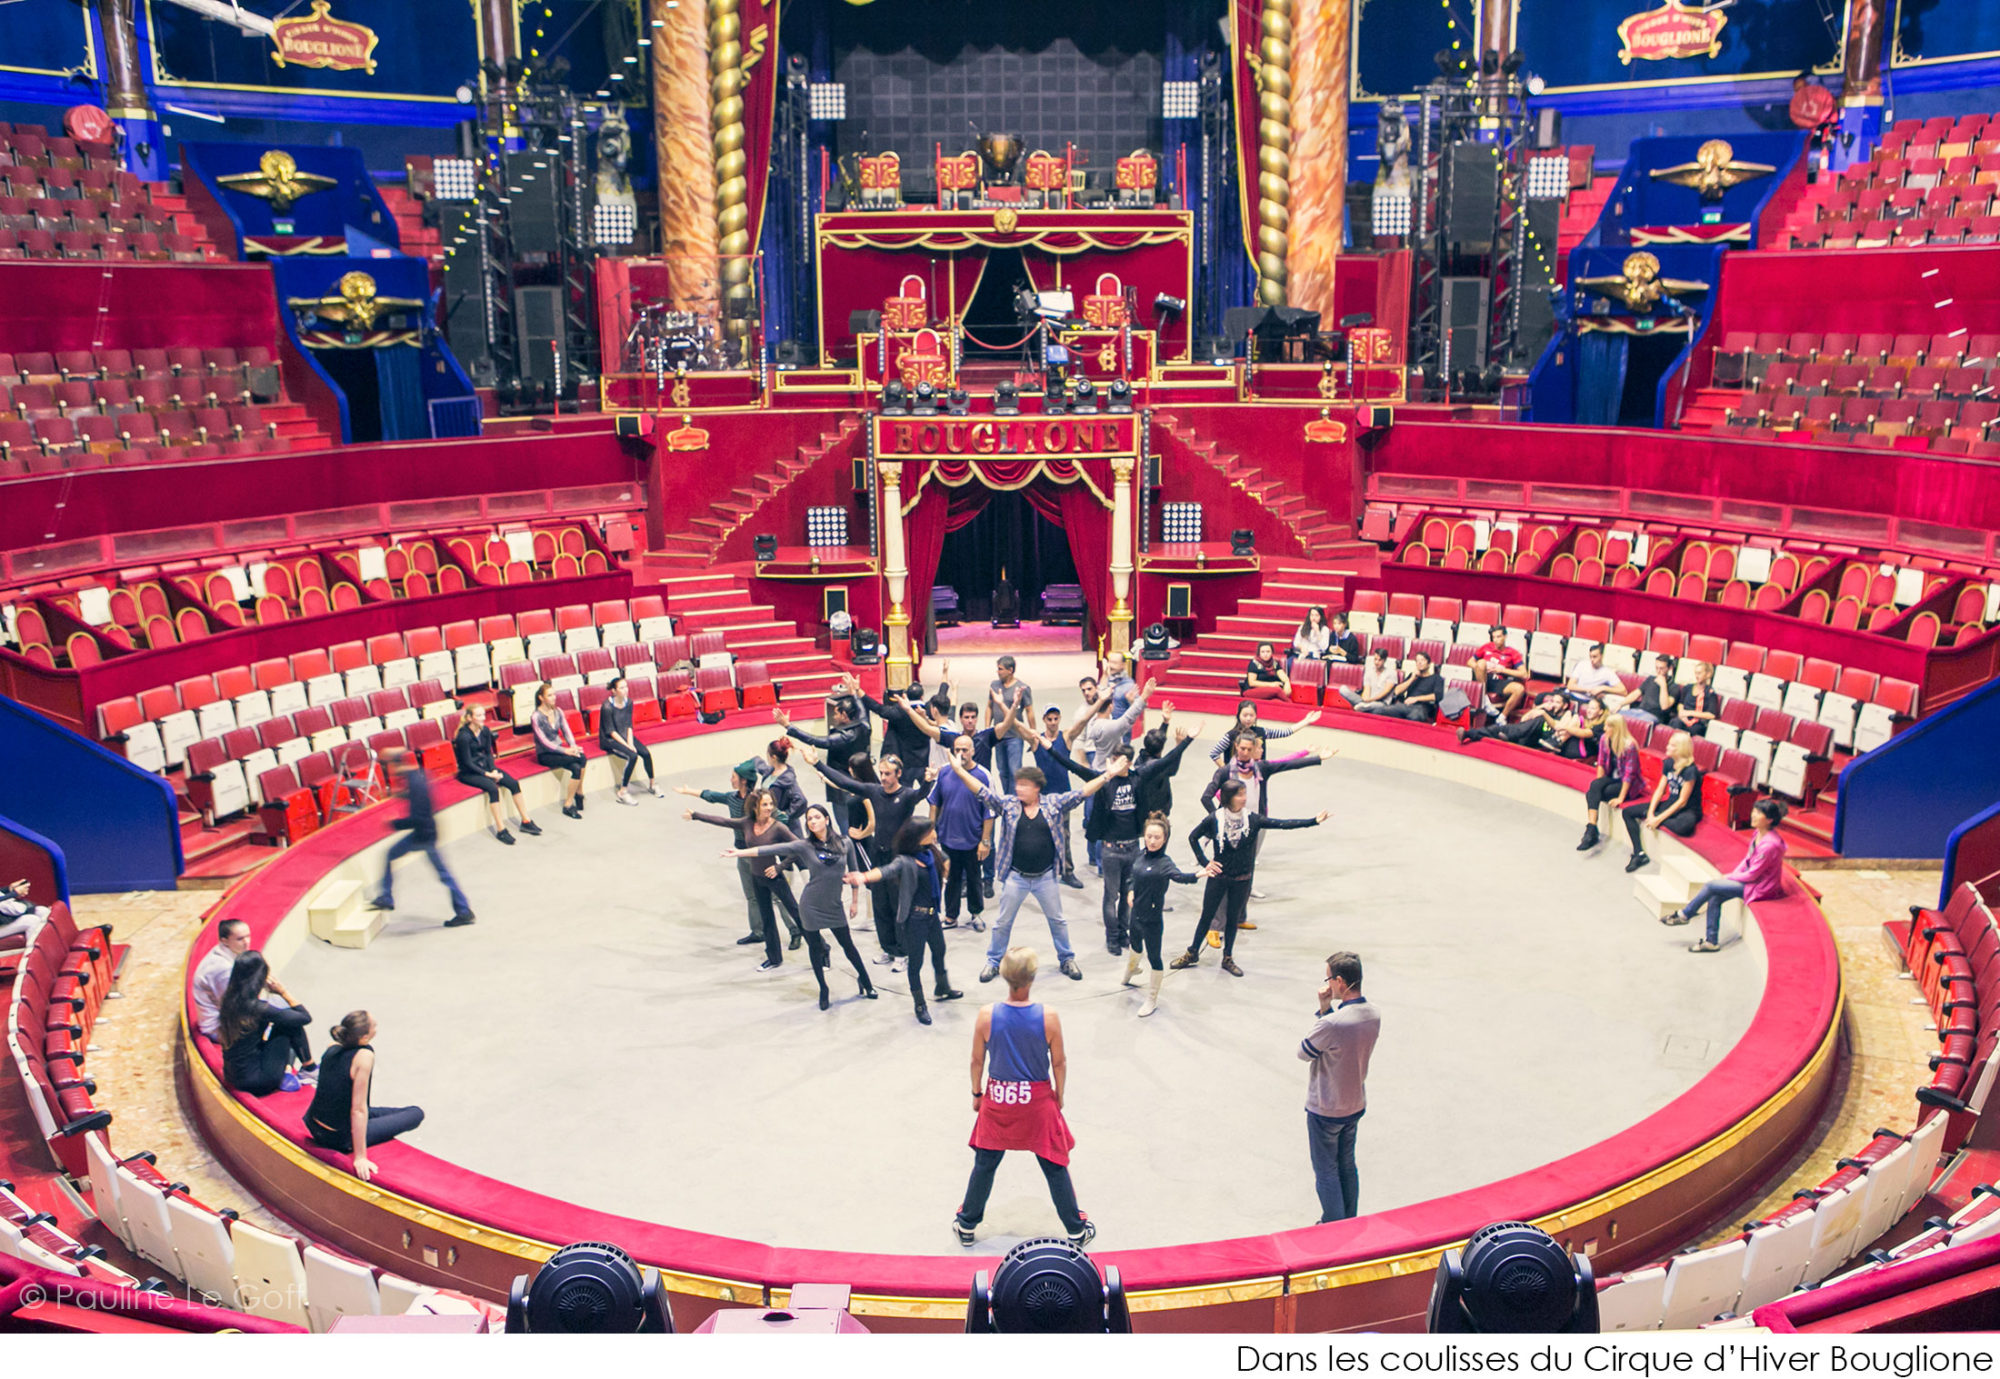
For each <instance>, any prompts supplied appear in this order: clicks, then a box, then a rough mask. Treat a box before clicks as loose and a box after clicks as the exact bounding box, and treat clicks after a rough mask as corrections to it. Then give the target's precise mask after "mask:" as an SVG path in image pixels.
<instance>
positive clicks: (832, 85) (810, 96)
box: [806, 81, 847, 120]
mask: <svg viewBox="0 0 2000 1379" xmlns="http://www.w3.org/2000/svg"><path fill="white" fill-rule="evenodd" d="M806 102H807V110H806V113H807V115H808V117H809V118H811V119H815V120H844V119H846V118H847V86H846V83H844V82H838V81H816V82H814V83H812V85H810V86H808V87H807V88H806Z"/></svg>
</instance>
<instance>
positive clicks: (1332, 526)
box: [1159, 413, 1374, 560]
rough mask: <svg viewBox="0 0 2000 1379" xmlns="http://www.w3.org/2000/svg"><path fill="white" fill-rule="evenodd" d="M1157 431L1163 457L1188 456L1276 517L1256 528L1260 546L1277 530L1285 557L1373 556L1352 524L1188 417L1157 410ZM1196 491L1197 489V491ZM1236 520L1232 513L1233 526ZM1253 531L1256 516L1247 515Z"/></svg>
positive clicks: (1371, 548)
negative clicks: (1164, 442) (1268, 524)
mask: <svg viewBox="0 0 2000 1379" xmlns="http://www.w3.org/2000/svg"><path fill="white" fill-rule="evenodd" d="M1159 429H1160V431H1162V432H1164V435H1165V438H1166V440H1167V442H1168V444H1167V446H1166V447H1164V449H1165V450H1166V451H1167V455H1168V458H1173V459H1184V460H1192V461H1195V462H1197V463H1199V464H1202V465H1205V466H1206V467H1207V468H1208V469H1209V470H1211V471H1212V472H1213V474H1214V475H1216V476H1218V477H1220V478H1221V479H1222V480H1223V481H1224V482H1226V483H1227V484H1228V486H1229V487H1231V488H1233V489H1235V490H1237V491H1239V492H1241V493H1243V494H1245V495H1246V496H1248V497H1249V499H1250V500H1251V501H1252V502H1253V503H1254V504H1255V505H1256V507H1257V509H1258V511H1259V512H1260V513H1264V514H1269V516H1270V517H1271V518H1274V519H1275V523H1274V524H1272V531H1271V532H1270V533H1266V532H1258V533H1257V535H1258V538H1259V541H1258V546H1259V549H1260V550H1262V549H1267V548H1268V543H1267V541H1266V539H1265V538H1266V537H1267V536H1268V535H1270V534H1276V535H1278V536H1280V537H1282V538H1283V539H1285V540H1286V541H1287V542H1288V543H1289V544H1290V545H1291V546H1292V550H1290V551H1289V552H1287V554H1288V555H1299V556H1304V557H1306V558H1307V559H1310V560H1342V559H1352V558H1357V557H1361V556H1363V555H1365V554H1372V553H1373V552H1374V547H1373V546H1371V545H1369V544H1368V543H1367V542H1363V541H1359V540H1357V539H1355V534H1354V524H1353V522H1351V521H1342V520H1341V519H1339V518H1337V517H1335V516H1334V515H1332V514H1331V513H1329V512H1327V511H1326V509H1324V508H1321V507H1317V506H1315V505H1314V504H1312V503H1311V502H1308V501H1307V500H1306V499H1305V498H1303V497H1301V496H1299V495H1298V494H1297V493H1295V492H1293V491H1291V490H1290V489H1289V488H1288V487H1287V486H1286V485H1285V483H1283V482H1282V481H1281V480H1279V479H1276V478H1274V477H1272V476H1271V475H1268V474H1265V473H1264V472H1263V471H1262V470H1260V469H1258V468H1257V467H1256V466H1255V465H1252V464H1249V463H1247V462H1246V461H1245V460H1244V459H1243V457H1242V456H1241V455H1238V454H1236V453H1235V452H1234V451H1231V450H1227V449H1225V448H1224V447H1223V446H1222V445H1221V443H1220V442H1217V441H1214V440H1210V439H1208V438H1206V437H1204V436H1203V435H1201V434H1200V432H1199V430H1198V429H1197V428H1196V426H1195V425H1194V423H1193V421H1192V419H1190V418H1188V417H1185V416H1175V415H1171V414H1167V413H1162V414H1161V415H1160V417H1159ZM1197 492H1199V490H1198V489H1197ZM1237 520H1239V519H1237V518H1235V517H1232V518H1231V519H1230V521H1231V522H1232V524H1233V523H1234V522H1235V521H1237ZM1249 520H1250V522H1251V529H1252V530H1253V531H1255V530H1256V516H1255V514H1253V515H1252V516H1251V517H1250V518H1249Z"/></svg>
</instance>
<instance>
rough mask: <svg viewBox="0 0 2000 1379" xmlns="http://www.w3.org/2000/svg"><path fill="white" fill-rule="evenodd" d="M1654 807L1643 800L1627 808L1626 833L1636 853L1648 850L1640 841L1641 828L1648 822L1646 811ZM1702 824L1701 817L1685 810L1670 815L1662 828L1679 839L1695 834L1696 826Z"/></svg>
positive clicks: (1661, 823)
mask: <svg viewBox="0 0 2000 1379" xmlns="http://www.w3.org/2000/svg"><path fill="white" fill-rule="evenodd" d="M1652 807H1653V806H1652V802H1651V801H1649V800H1641V801H1639V802H1638V803H1637V804H1628V805H1626V806H1625V809H1624V814H1625V832H1626V833H1627V834H1629V835H1630V836H1631V838H1632V851H1634V852H1644V851H1645V850H1646V845H1645V843H1643V842H1642V841H1640V837H1639V826H1640V825H1641V824H1643V823H1645V822H1646V811H1647V810H1649V809H1651V808H1652ZM1700 822H1701V815H1699V814H1698V813H1696V812H1695V811H1694V810H1692V809H1683V810H1682V811H1681V812H1680V813H1678V814H1669V815H1668V816H1667V817H1666V818H1664V819H1662V820H1660V827H1661V828H1664V829H1665V830H1666V831H1667V832H1669V833H1671V834H1673V835H1674V836H1675V837H1677V838H1686V837H1688V836H1690V835H1691V834H1693V832H1694V827H1695V825H1696V824H1698V823H1700Z"/></svg>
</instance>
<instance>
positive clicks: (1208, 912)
mask: <svg viewBox="0 0 2000 1379" xmlns="http://www.w3.org/2000/svg"><path fill="white" fill-rule="evenodd" d="M1249 794H1250V792H1249V789H1248V787H1246V786H1245V785H1244V784H1243V782H1242V781H1240V780H1231V781H1226V782H1224V784H1223V786H1222V788H1221V790H1220V791H1219V792H1218V793H1217V795H1216V803H1217V804H1218V806H1219V807H1218V808H1217V809H1216V811H1215V812H1214V813H1213V814H1210V815H1209V816H1208V817H1207V818H1205V819H1203V820H1202V821H1201V822H1200V823H1198V824H1196V825H1195V826H1194V828H1193V830H1192V831H1191V832H1189V834H1188V846H1189V847H1191V848H1193V849H1194V860H1195V861H1196V862H1198V863H1199V864H1200V865H1201V868H1202V870H1203V871H1204V872H1205V873H1206V874H1207V876H1208V884H1207V885H1206V886H1204V887H1203V888H1202V893H1201V922H1200V923H1198V924H1196V925H1195V929H1194V942H1193V944H1191V945H1190V946H1189V948H1188V950H1187V952H1185V953H1183V954H1181V955H1180V956H1179V957H1177V958H1175V959H1174V962H1173V965H1174V967H1175V969H1177V970H1178V969H1180V968H1183V967H1193V966H1194V965H1195V964H1196V963H1198V962H1200V961H1201V941H1202V940H1203V939H1204V938H1206V937H1208V926H1209V925H1210V924H1212V923H1214V921H1215V917H1216V914H1217V913H1218V912H1221V911H1222V908H1223V903H1224V901H1227V902H1228V906H1229V908H1228V910H1227V911H1226V913H1224V918H1223V928H1222V970H1223V971H1224V972H1227V973H1228V974H1229V975H1230V976H1232V977H1240V976H1242V975H1243V969H1242V968H1240V967H1238V966H1237V965H1236V959H1235V957H1234V956H1233V950H1234V949H1235V947H1236V931H1237V929H1238V928H1239V927H1241V925H1242V923H1243V920H1244V918H1245V917H1246V916H1247V915H1248V914H1249V911H1250V882H1251V880H1252V879H1253V877H1254V875H1255V873H1256V870H1257V837H1258V835H1259V834H1261V833H1263V832H1264V831H1265V830H1266V829H1272V828H1311V827H1312V826H1313V825H1315V824H1323V823H1325V822H1326V820H1327V812H1326V811H1325V810H1324V809H1322V810H1321V811H1320V812H1319V814H1318V815H1317V816H1315V817H1314V818H1310V819H1267V818H1265V817H1264V816H1263V815H1262V814H1258V813H1255V812H1254V811H1252V810H1251V809H1250V807H1249ZM1204 838H1206V839H1208V840H1209V841H1210V842H1211V843H1214V844H1215V858H1214V860H1212V861H1211V860H1210V859H1209V857H1208V856H1207V854H1205V853H1203V852H1202V850H1201V840H1202V839H1204Z"/></svg>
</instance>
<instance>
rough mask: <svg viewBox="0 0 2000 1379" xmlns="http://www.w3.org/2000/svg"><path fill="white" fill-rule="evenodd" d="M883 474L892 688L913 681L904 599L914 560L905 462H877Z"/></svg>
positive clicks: (886, 623) (884, 626) (884, 559)
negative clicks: (906, 538)
mask: <svg viewBox="0 0 2000 1379" xmlns="http://www.w3.org/2000/svg"><path fill="white" fill-rule="evenodd" d="M875 468H876V470H877V472H879V473H880V474H881V476H882V574H883V576H884V578H886V579H887V580H888V582H889V613H888V616H886V617H885V618H883V619H882V630H883V632H884V633H885V634H886V635H887V636H888V638H889V660H888V674H889V688H890V689H892V690H895V689H902V688H903V687H904V686H906V685H908V684H909V683H910V612H909V610H908V609H907V608H905V607H904V606H903V599H904V597H905V595H906V594H907V593H908V592H909V587H910V562H909V557H908V556H907V555H905V554H904V551H903V466H902V463H901V462H900V461H897V460H891V461H890V462H889V463H887V464H883V463H881V462H880V461H877V462H876V466H875Z"/></svg>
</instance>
